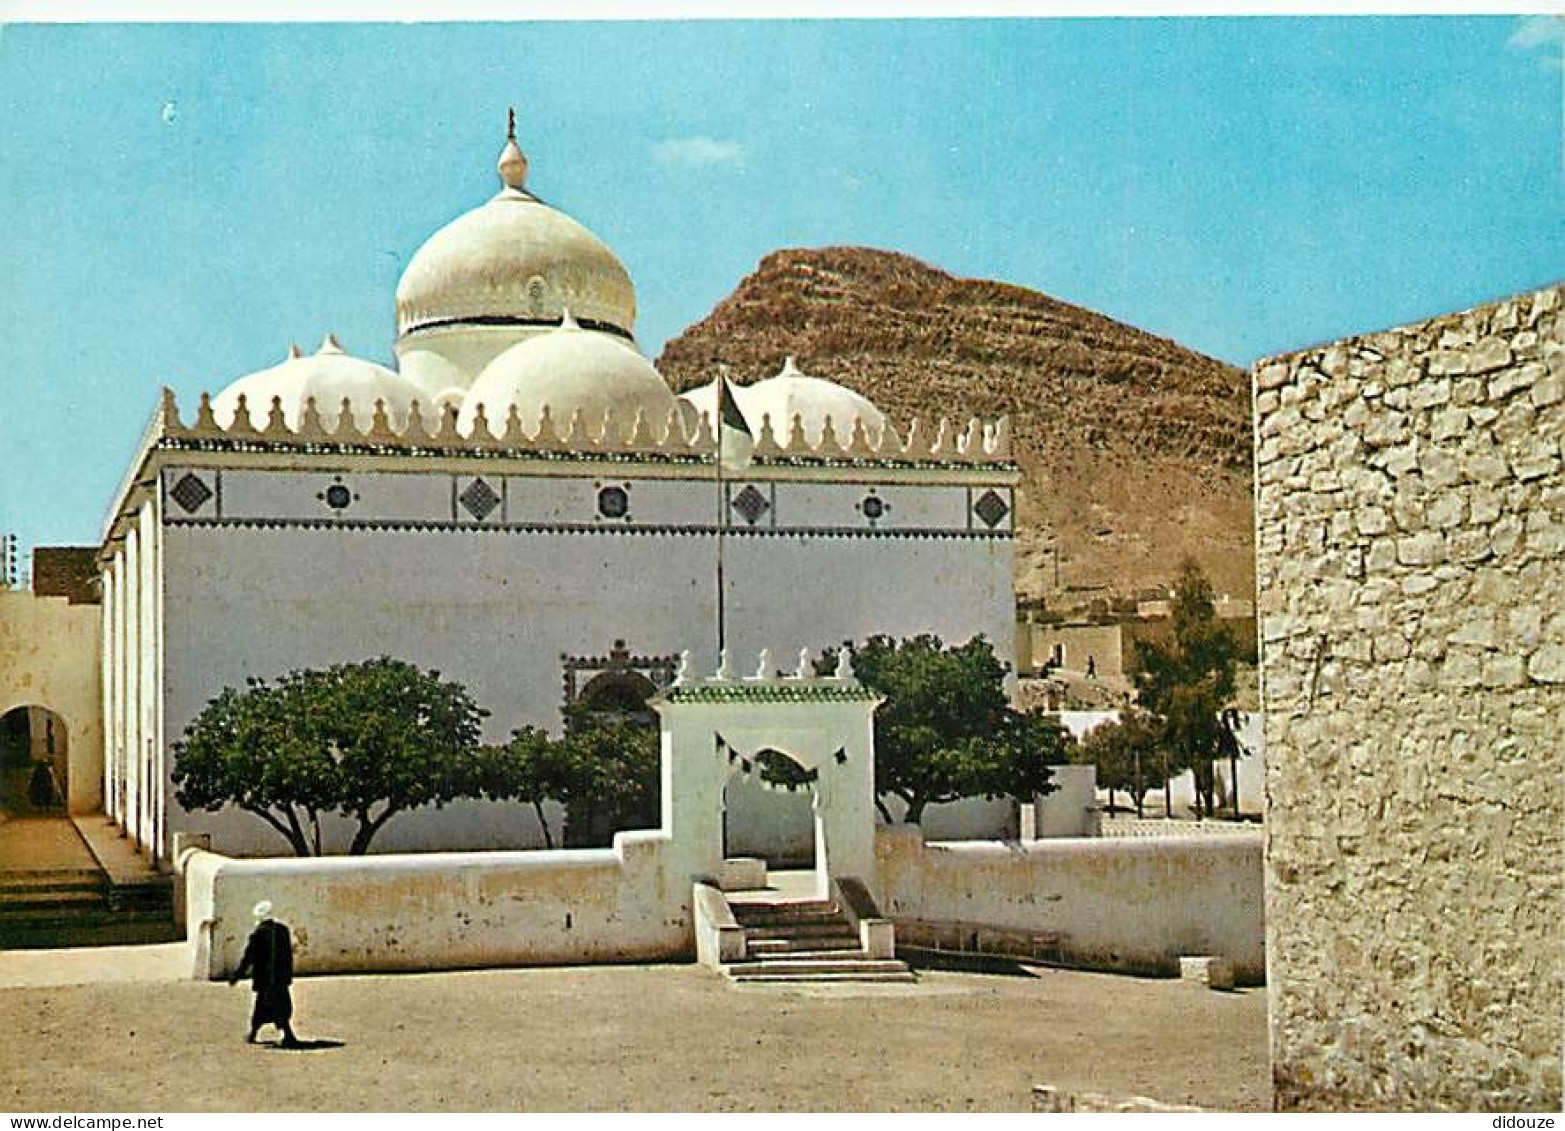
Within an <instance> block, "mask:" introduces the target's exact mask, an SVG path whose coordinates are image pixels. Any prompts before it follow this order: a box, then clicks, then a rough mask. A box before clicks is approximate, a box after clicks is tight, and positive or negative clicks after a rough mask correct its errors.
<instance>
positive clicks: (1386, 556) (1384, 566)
mask: <svg viewBox="0 0 1565 1131" xmlns="http://www.w3.org/2000/svg"><path fill="white" fill-rule="evenodd" d="M1396 564H1397V540H1396V539H1395V538H1376V539H1375V540H1374V541H1373V542H1371V543H1370V546H1369V553H1368V554H1366V555H1365V557H1364V568H1365V569H1366V570H1368V571H1369V572H1370V573H1385V572H1386V571H1387V570H1390V569H1393V568H1395V566H1396Z"/></svg>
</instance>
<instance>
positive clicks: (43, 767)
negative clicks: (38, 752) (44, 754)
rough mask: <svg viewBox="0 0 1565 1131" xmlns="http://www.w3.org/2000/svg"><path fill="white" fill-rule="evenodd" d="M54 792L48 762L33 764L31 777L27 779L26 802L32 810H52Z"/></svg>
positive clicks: (52, 775)
mask: <svg viewBox="0 0 1565 1131" xmlns="http://www.w3.org/2000/svg"><path fill="white" fill-rule="evenodd" d="M55 792H56V791H55V788H54V769H53V767H51V766H50V765H49V763H48V762H34V763H33V773H32V776H31V777H30V778H28V779H27V800H28V801H30V802H32V804H33V808H34V809H52V808H53V807H54V798H55Z"/></svg>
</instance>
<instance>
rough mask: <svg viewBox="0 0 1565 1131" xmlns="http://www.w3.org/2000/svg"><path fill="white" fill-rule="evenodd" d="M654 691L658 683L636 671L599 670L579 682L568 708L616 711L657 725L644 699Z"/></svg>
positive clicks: (587, 711)
mask: <svg viewBox="0 0 1565 1131" xmlns="http://www.w3.org/2000/svg"><path fill="white" fill-rule="evenodd" d="M655 694H657V687H656V686H654V685H653V683H652V681H651V680H650V679H648V678H647V677H646V676H644V675H642V674H641V673H640V672H637V671H609V672H599V673H598V674H597V675H595V676H593V677H592V678H591V679H589V680H588V681H587V682H586V683H585V684H583V685H582V689H581V691H580V692H579V693H578V694H577V696H576V701H575V702H574V703H572V704H571V707H570V710H572V711H575V712H578V713H580V714H583V715H585V714H595V715H618V716H621V717H623V718H626V719H629V720H632V721H634V722H637V723H640V724H642V725H643V726H648V727H656V726H657V725H658V719H657V714H656V712H654V711H653V710H652V708H651V707H649V706H647V701H648V700H649V699H651V698H652V696H653V695H655Z"/></svg>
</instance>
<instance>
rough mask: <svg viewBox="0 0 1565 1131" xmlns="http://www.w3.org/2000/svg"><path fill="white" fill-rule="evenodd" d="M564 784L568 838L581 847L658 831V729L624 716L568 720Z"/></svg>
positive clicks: (596, 714)
mask: <svg viewBox="0 0 1565 1131" xmlns="http://www.w3.org/2000/svg"><path fill="white" fill-rule="evenodd" d="M558 741H559V743H560V744H561V745H562V746H563V747H564V751H565V754H564V757H565V762H566V764H567V765H568V766H569V767H570V773H569V779H568V781H567V782H566V783H564V787H563V788H564V794H563V795H562V796H560V797H559V798H558V800H560V801H562V802H564V804H565V807H566V811H567V813H568V819H567V830H566V831H567V834H568V835H569V837H570V838H571V840H572V841H574V843H575V844H577V845H582V846H585V845H590V844H603V843H607V842H608V841H609V840H611V839H612V838H613V835H614V833H615V832H617V831H619V830H620V829H635V828H649V827H655V826H656V825H657V823H658V805H659V787H660V785H661V779H662V758H661V745H660V738H659V732H658V728H657V727H656V726H649V725H647V724H646V723H644V722H642V721H640V720H639V719H637V718H636V717H635V716H633V715H629V714H626V713H624V712H620V711H609V712H598V711H582V712H580V713H576V714H574V715H568V716H567V722H566V727H565V734H564V736H563V737H561V738H560V739H559V740H558Z"/></svg>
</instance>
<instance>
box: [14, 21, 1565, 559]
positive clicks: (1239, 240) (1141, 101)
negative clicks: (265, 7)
mask: <svg viewBox="0 0 1565 1131" xmlns="http://www.w3.org/2000/svg"><path fill="white" fill-rule="evenodd" d="M1560 28H1561V24H1560V21H1558V20H1551V19H1548V18H1546V17H1527V18H1520V17H1500V18H1468V17H1427V18H1396V19H1349V18H1316V19H1285V18H1248V19H1213V18H1205V19H1197V18H1189V19H1143V20H1126V19H1104V20H1065V19H1035V20H1007V21H958V20H920V21H905V22H892V21H862V22H805V21H788V22H759V21H758V22H693V21H692V22H663V23H625V22H620V23H599V24H593V23H576V24H564V23H551V24H508V25H496V24H486V25H429V26H423V27H420V26H416V25H414V26H400V25H342V24H333V25H313V26H299V25H293V26H290V25H273V26H264V25H263V26H234V25H225V26H155V25H154V26H147V25H139V26H114V25H99V26H82V25H77V26H29V25H12V26H7V27H5V28H3V29H0V216H3V217H4V222H3V223H0V263H3V264H4V266H5V272H6V278H5V282H4V284H3V285H0V389H3V391H4V393H5V394H6V399H5V403H6V405H7V406H8V411H6V412H5V413H3V414H0V459H3V464H0V466H3V471H0V531H14V532H16V533H18V534H19V535H20V536H21V539H22V542H23V544H24V546H28V545H32V544H40V543H41V544H55V543H65V542H77V543H91V542H94V541H95V540H96V538H97V536H98V532H99V523H100V521H101V518H102V514H103V511H104V508H105V507H106V505H107V503H108V502H109V497H110V495H111V493H112V492H113V490H114V488H115V486H116V484H117V483H118V481H119V478H120V475H121V474H122V473H123V471H124V469H125V465H126V463H127V461H128V460H129V458H130V455H131V453H132V450H133V448H134V445H135V443H136V441H137V439H138V438H139V435H140V431H141V428H142V425H143V424H144V422H145V420H146V418H147V417H148V415H149V414H150V413H151V411H152V409H153V407H154V404H155V400H156V391H157V389H158V387H159V386H160V385H163V384H168V385H170V386H172V387H173V388H175V389H176V391H178V392H179V393H180V394H181V400H182V402H184V401H187V400H193V397H194V395H195V394H196V392H198V391H199V390H202V389H208V390H211V391H216V390H217V389H219V388H221V387H222V386H223V385H225V384H227V383H228V382H229V381H230V380H232V379H233V378H235V377H237V376H239V375H241V374H244V373H247V372H251V371H253V370H255V369H259V368H262V367H265V366H267V365H271V364H273V363H275V362H276V361H277V360H279V359H281V358H282V356H283V354H284V352H285V351H286V349H287V347H288V344H289V342H291V341H298V342H300V343H302V344H304V345H306V346H308V347H313V346H314V345H315V344H316V343H317V342H319V340H320V339H321V337H322V336H323V335H324V334H325V333H327V332H328V331H332V332H336V333H337V334H338V335H339V336H340V337H341V338H342V340H343V342H344V344H345V345H346V346H347V348H348V349H349V350H350V351H351V352H354V353H357V354H360V355H362V356H367V357H371V358H374V359H377V360H380V361H383V362H386V361H389V360H390V357H391V343H392V339H393V336H394V332H395V326H394V317H393V310H392V295H393V292H394V290H395V287H396V280H397V277H398V274H399V273H400V271H401V268H402V267H403V265H404V264H405V263H406V262H407V260H408V258H409V257H410V256H411V255H412V253H413V252H414V251H415V250H416V249H417V247H418V246H419V244H420V242H421V241H422V240H423V239H424V238H425V237H427V236H428V235H429V234H430V233H432V232H433V231H434V230H435V229H436V228H438V227H439V226H440V225H442V224H444V223H445V222H446V221H447V220H449V219H451V218H452V217H453V216H455V215H456V214H458V213H460V212H462V211H464V210H466V209H468V208H471V207H474V206H476V205H477V204H479V203H480V202H482V201H483V200H484V199H486V198H487V197H488V196H489V195H490V194H492V193H493V192H494V190H495V188H496V187H497V186H496V181H495V176H494V172H493V161H494V157H495V155H496V153H497V151H498V149H499V146H500V144H501V142H502V140H503V137H504V120H505V108H506V106H507V105H509V104H513V103H514V104H515V105H516V106H517V108H518V114H519V121H520V133H521V139H522V144H523V147H524V148H525V150H526V151H527V154H528V156H529V159H530V160H531V163H532V172H531V174H530V177H529V185H530V187H532V188H533V189H534V190H535V191H537V192H538V193H539V194H540V195H542V196H544V197H545V198H546V199H548V200H549V201H550V202H551V203H554V204H556V205H558V206H559V207H561V208H563V209H564V210H566V211H567V212H569V213H571V214H572V215H574V216H576V217H577V218H578V219H580V220H582V221H583V222H584V223H586V224H587V225H588V226H589V227H591V228H592V229H593V230H594V231H596V232H597V233H598V234H599V235H600V236H602V237H603V238H604V239H605V240H606V241H607V242H608V243H609V244H610V245H611V246H612V247H614V248H615V250H616V251H617V252H618V253H619V255H620V257H621V258H622V259H623V260H624V262H625V264H626V266H627V267H628V268H629V269H630V271H631V274H632V276H633V277H634V279H635V281H636V285H637V291H638V296H639V301H640V308H641V316H640V321H639V324H638V333H639V338H640V341H641V345H642V347H643V349H644V350H645V352H646V353H647V354H648V355H649V356H651V357H654V358H655V357H656V356H657V353H658V352H659V350H660V349H661V347H662V344H663V342H664V340H665V339H667V338H669V337H672V336H673V335H675V334H677V333H679V331H680V330H682V329H683V328H684V327H685V326H686V325H688V324H689V323H691V322H693V321H695V320H697V319H699V318H701V317H702V316H703V315H705V314H706V313H707V312H708V311H709V310H710V309H711V307H712V306H713V305H714V304H715V303H716V302H717V301H718V300H719V299H720V298H721V297H723V296H724V295H726V294H727V293H728V292H729V291H731V290H732V289H733V287H734V286H735V284H736V283H737V282H738V281H739V280H740V279H741V278H742V277H743V276H744V275H745V274H747V273H748V272H749V271H750V270H752V269H753V268H754V266H755V264H756V262H757V261H758V260H759V259H760V258H761V257H762V256H763V255H765V254H766V253H767V252H769V251H772V250H774V249H776V248H778V247H788V246H819V245H824V244H836V243H851V244H864V245H870V246H875V247H884V248H892V249H896V250H899V251H904V252H908V253H910V254H913V255H916V256H919V257H920V258H923V259H926V260H928V261H930V262H932V263H934V264H936V265H938V266H940V267H943V268H945V269H947V270H949V271H952V272H955V273H957V274H961V275H970V276H979V277H987V278H995V279H1003V280H1007V281H1010V282H1015V283H1020V284H1022V285H1025V286H1029V287H1033V288H1036V289H1038V290H1042V291H1045V292H1047V293H1049V294H1052V295H1054V296H1056V297H1058V298H1062V299H1065V300H1068V301H1070V302H1074V303H1078V304H1081V305H1084V306H1088V307H1091V308H1093V309H1096V310H1099V311H1102V312H1104V313H1106V314H1109V315H1112V316H1113V317H1116V318H1119V319H1122V320H1124V321H1126V322H1129V323H1131V324H1133V325H1136V326H1140V327H1142V328H1144V329H1147V330H1150V331H1152V332H1154V333H1158V334H1163V335H1166V336H1169V337H1172V338H1175V339H1177V340H1179V341H1181V342H1183V343H1185V344H1187V345H1189V346H1192V347H1194V348H1196V349H1200V350H1202V351H1204V352H1207V353H1210V354H1213V355H1215V356H1217V357H1221V358H1223V359H1225V360H1228V361H1231V362H1235V363H1237V364H1241V365H1243V364H1248V363H1249V362H1251V361H1253V360H1254V359H1255V358H1257V357H1260V356H1264V355H1266V354H1269V353H1274V352H1279V351H1282V350H1286V349H1290V348H1294V347H1298V346H1302V345H1306V344H1309V343H1311V342H1315V341H1320V340H1325V339H1329V338H1334V337H1339V336H1342V335H1346V334H1349V333H1354V332H1359V331H1363V330H1369V329H1374V328H1379V327H1383V326H1388V325H1393V324H1397V323H1400V322H1405V321H1410V320H1413V319H1416V318H1420V317H1424V316H1427V315H1431V314H1436V313H1440V312H1443V311H1446V310H1451V309H1456V308H1459V307H1462V306H1466V305H1471V304H1473V303H1476V302H1479V301H1482V300H1484V299H1488V298H1492V297H1497V296H1500V295H1503V294H1508V293H1512V292H1515V291H1520V290H1524V289H1526V288H1529V287H1533V286H1537V285H1540V284H1543V283H1547V282H1552V281H1555V280H1557V279H1559V278H1561V277H1565V177H1562V153H1561V130H1562V123H1561V108H1562V95H1561V81H1562V75H1561V70H1560V62H1559V60H1560V50H1561V42H1560ZM801 360H802V362H803V364H805V365H806V367H807V365H808V358H804V359H801Z"/></svg>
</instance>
